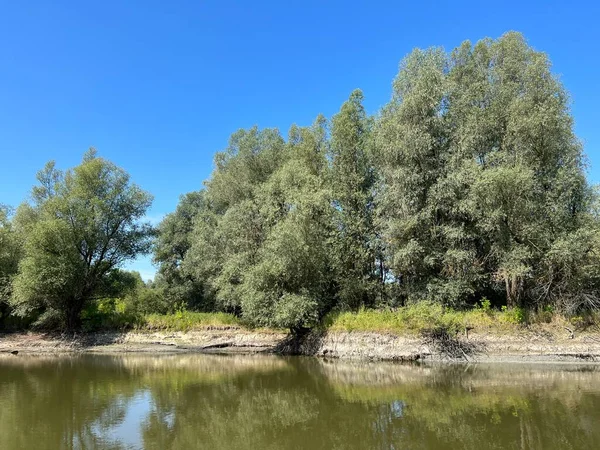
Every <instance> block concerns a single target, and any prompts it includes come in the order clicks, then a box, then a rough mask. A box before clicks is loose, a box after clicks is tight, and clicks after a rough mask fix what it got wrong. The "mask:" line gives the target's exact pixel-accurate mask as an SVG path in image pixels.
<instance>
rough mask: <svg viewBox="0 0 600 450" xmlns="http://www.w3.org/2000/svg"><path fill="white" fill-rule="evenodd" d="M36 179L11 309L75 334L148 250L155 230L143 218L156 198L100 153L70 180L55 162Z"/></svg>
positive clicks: (21, 215)
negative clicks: (87, 312)
mask: <svg viewBox="0 0 600 450" xmlns="http://www.w3.org/2000/svg"><path fill="white" fill-rule="evenodd" d="M37 178H38V181H39V185H38V186H36V187H34V188H33V192H32V198H33V204H32V205H29V204H23V205H21V207H19V210H18V211H17V218H16V220H17V221H18V222H20V223H21V224H22V226H23V227H24V229H25V238H26V239H25V245H24V252H25V254H24V258H23V260H22V261H21V264H20V267H19V274H18V275H17V277H16V278H15V281H14V292H13V296H12V299H11V303H12V305H13V307H14V308H15V311H16V313H17V314H20V315H27V314H29V313H32V312H34V311H44V312H46V313H47V314H55V315H57V316H58V317H60V319H61V321H62V323H63V324H64V325H65V326H66V327H67V329H69V330H76V329H77V328H79V326H80V325H81V317H80V314H81V311H82V309H83V308H84V306H85V305H86V304H87V303H88V302H91V301H94V300H95V299H98V298H101V297H102V296H103V293H104V292H106V291H107V290H109V289H110V287H111V284H112V279H111V275H112V274H113V272H114V271H115V270H116V269H118V268H119V267H120V266H121V265H122V264H123V263H124V262H125V261H127V260H131V259H133V258H135V257H136V256H137V255H139V254H143V253H147V252H148V251H149V249H150V244H151V240H150V239H151V236H152V229H151V227H150V225H149V224H146V223H140V219H142V218H143V217H144V215H145V213H146V211H147V209H148V207H149V206H150V204H151V201H152V197H151V195H150V194H148V193H147V192H145V191H143V190H141V189H140V188H139V187H138V186H137V185H135V184H132V183H131V182H130V179H129V175H128V174H127V173H126V172H125V171H124V170H123V169H121V168H119V167H117V166H115V165H114V164H113V163H111V162H109V161H107V160H105V159H103V158H99V157H97V156H96V151H95V150H94V149H90V150H89V151H88V152H87V153H86V154H85V155H84V158H83V161H82V163H81V164H80V165H79V166H77V167H75V168H73V169H70V170H68V171H67V172H65V173H62V172H60V171H58V170H57V169H56V168H55V166H54V163H53V162H51V163H48V164H47V165H46V167H45V168H44V169H43V170H42V171H40V172H39V173H38V177H37Z"/></svg>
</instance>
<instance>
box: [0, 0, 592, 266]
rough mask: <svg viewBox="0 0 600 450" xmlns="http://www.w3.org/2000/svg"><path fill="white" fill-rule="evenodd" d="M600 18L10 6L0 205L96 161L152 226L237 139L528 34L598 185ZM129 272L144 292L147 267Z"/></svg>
mask: <svg viewBox="0 0 600 450" xmlns="http://www.w3.org/2000/svg"><path fill="white" fill-rule="evenodd" d="M599 21H600V6H598V3H597V2H593V1H589V2H566V1H561V2H550V1H538V2H522V1H519V2H505V1H497V2H481V1H477V2H460V1H451V2H402V1H389V2H377V1H369V2H366V1H365V2H348V1H346V2H341V1H323V0H321V1H299V2H287V1H252V2H250V1H245V2H242V1H239V2H232V1H201V0H196V1H190V2H185V1H174V2H168V1H164V0H163V1H149V0H146V1H134V0H128V1H110V0H109V1H102V2H85V1H84V2H81V1H77V2H76V1H73V2H64V1H60V0H55V1H46V2H40V1H35V0H27V1H8V0H0V157H1V158H0V161H1V162H0V164H1V165H0V203H5V204H10V205H13V206H16V205H17V204H19V203H20V202H21V201H22V200H24V199H25V198H26V197H27V195H28V193H29V190H30V189H31V186H32V185H33V184H34V182H35V173H36V171H37V170H39V169H40V168H41V167H42V166H43V165H44V163H45V162H46V161H48V160H50V159H54V160H56V162H57V164H58V166H59V167H61V168H67V167H71V166H73V165H75V164H77V163H78V162H79V161H80V159H81V156H82V154H83V152H84V151H85V150H86V149H87V148H88V147H90V146H94V147H96V148H97V149H98V151H99V153H100V155H101V156H104V157H106V158H108V159H110V160H112V161H114V162H115V163H117V164H118V165H120V166H122V167H123V168H125V169H126V170H127V171H129V172H130V173H131V175H132V177H133V180H134V181H135V182H136V183H138V184H139V185H141V186H142V187H143V188H145V189H147V190H149V191H150V192H152V193H153V194H154V196H155V201H154V205H153V207H152V210H151V211H150V213H149V217H150V218H151V219H152V220H155V221H156V220H159V219H160V217H162V215H164V214H165V213H168V212H170V211H172V210H173V209H174V208H175V206H176V204H177V200H178V196H179V195H180V194H182V193H184V192H188V191H191V190H196V189H199V188H200V187H201V185H202V181H203V180H204V179H206V178H207V177H208V176H209V174H210V172H211V170H212V157H213V154H214V152H215V151H217V150H220V149H222V148H224V146H225V145H226V144H227V139H228V136H229V135H230V134H231V133H232V132H233V131H235V130H236V129H238V128H242V127H249V126H252V125H254V124H256V125H258V126H260V127H278V128H279V129H280V130H281V131H282V132H283V133H284V135H285V134H287V129H288V127H289V125H290V124H292V123H298V124H300V125H306V124H309V123H311V122H312V121H313V119H314V118H315V117H316V115H317V114H318V113H324V114H325V115H327V116H331V115H332V114H333V113H335V112H336V110H337V109H338V108H339V106H340V105H341V103H342V102H343V101H344V100H345V99H346V98H347V96H348V95H349V94H350V92H351V91H352V90H353V89H355V88H361V89H362V90H363V92H364V94H365V104H366V106H367V109H368V111H369V112H376V111H377V110H378V109H379V108H380V107H381V106H382V105H383V104H384V103H385V102H386V101H387V100H388V99H389V97H390V93H391V81H392V79H393V77H394V76H395V75H396V72H397V68H398V62H399V61H400V59H401V58H402V57H403V56H404V55H406V54H407V53H408V52H410V51H411V50H412V49H413V48H414V47H429V46H443V47H444V48H446V49H447V50H450V49H452V48H454V47H455V46H457V45H458V44H460V43H461V42H462V41H463V40H465V39H470V40H472V41H476V40H478V39H480V38H483V37H486V36H489V37H494V38H495V37H499V36H500V35H501V34H502V33H504V32H506V31H508V30H517V31H521V32H523V33H524V34H525V36H526V38H527V39H528V40H529V42H530V44H531V45H533V46H534V47H535V48H536V49H538V50H543V51H545V52H547V53H548V54H549V55H550V58H551V60H552V62H553V67H554V69H553V70H554V72H555V73H556V74H559V75H560V78H561V79H562V81H563V83H564V84H565V86H566V88H567V89H568V90H569V91H570V93H571V95H572V101H573V105H572V111H573V114H574V116H575V121H576V132H577V134H578V136H579V137H580V138H581V139H582V140H583V142H584V145H585V150H586V152H587V154H588V156H589V161H590V170H589V173H588V175H589V178H590V180H591V181H592V182H598V181H600V127H599V126H598V120H597V117H598V113H597V111H598V105H599V104H600V47H599V45H600V25H599ZM130 267H132V268H135V269H137V270H140V271H141V272H142V274H143V276H144V277H148V276H151V274H152V272H153V269H152V267H151V265H150V263H149V259H148V258H142V259H140V260H139V261H136V262H134V263H133V264H132V265H131V266H130Z"/></svg>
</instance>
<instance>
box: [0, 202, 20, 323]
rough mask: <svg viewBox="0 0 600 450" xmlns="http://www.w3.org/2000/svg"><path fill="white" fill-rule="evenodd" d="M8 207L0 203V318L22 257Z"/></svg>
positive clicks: (18, 236)
mask: <svg viewBox="0 0 600 450" xmlns="http://www.w3.org/2000/svg"><path fill="white" fill-rule="evenodd" d="M10 211H11V210H10V208H8V207H6V206H3V205H0V318H4V316H6V315H7V313H8V311H9V307H8V303H9V299H10V296H11V291H12V280H13V278H14V276H15V275H16V274H17V271H18V267H19V261H20V260H21V257H22V242H21V237H20V235H19V234H18V233H17V232H16V230H15V227H14V224H13V223H12V222H11V220H10V218H9V214H10Z"/></svg>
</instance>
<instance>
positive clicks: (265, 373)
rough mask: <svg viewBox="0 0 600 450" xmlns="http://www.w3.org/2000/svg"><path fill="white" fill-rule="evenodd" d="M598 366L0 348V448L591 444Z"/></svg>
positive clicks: (597, 432) (599, 392)
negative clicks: (34, 352)
mask: <svg viewBox="0 0 600 450" xmlns="http://www.w3.org/2000/svg"><path fill="white" fill-rule="evenodd" d="M598 423H600V367H597V366H576V365H562V366H561V365H530V366H528V365H519V366H510V365H461V364H454V365H450V364H447V365H400V364H391V363H358V362H354V363H353V362H344V361H331V360H322V359H313V358H303V357H277V356H265V355H254V356H251V355H235V356H224V355H206V354H205V355H201V354H185V355H155V356H148V355H120V356H93V355H81V356H61V357H56V356H54V357H23V358H21V357H18V358H15V357H13V358H8V357H5V358H0V448H2V449H5V450H12V449H22V448H36V449H61V448H64V449H71V448H110V449H121V448H148V449H167V448H169V449H189V448H207V449H217V450H219V449H246V448H247V449H292V448H293V449H298V448H307V449H398V448H415V449H421V448H422V449H444V448H465V449H484V448H502V449H504V448H515V449H537V448H543V449H559V448H560V449H564V448H572V449H579V448H581V449H591V448H600V429H599V427H598V426H597V424H598Z"/></svg>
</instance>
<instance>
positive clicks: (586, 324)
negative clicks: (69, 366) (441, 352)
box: [84, 302, 600, 335]
mask: <svg viewBox="0 0 600 450" xmlns="http://www.w3.org/2000/svg"><path fill="white" fill-rule="evenodd" d="M599 324H600V316H599V315H598V314H595V315H594V314H588V315H584V316H573V317H564V316H562V315H559V314H555V313H553V312H552V311H548V310H546V311H538V312H532V311H527V310H524V309H518V308H517V309H503V310H497V309H493V308H491V307H490V305H489V304H487V303H485V302H484V303H483V305H482V306H479V307H476V308H473V309H470V310H453V309H448V308H444V307H442V306H440V305H437V304H431V303H418V304H414V305H410V306H405V307H401V308H397V309H394V310H371V309H363V310H360V311H357V312H335V313H330V314H328V315H327V316H326V317H325V318H324V319H323V321H322V323H321V324H320V325H319V328H320V329H322V330H327V331H347V332H352V331H357V332H358V331H363V332H378V333H392V334H398V335H418V334H421V333H423V332H424V331H427V330H432V329H436V328H443V329H445V330H447V331H448V332H450V333H453V334H455V333H459V332H464V330H465V328H472V329H474V330H475V331H477V332H490V333H499V334H507V333H511V332H517V331H519V330H523V329H524V328H526V327H528V326H544V327H547V328H551V327H556V328H561V329H563V328H568V329H572V330H573V331H584V330H588V329H589V330H590V331H593V330H596V331H600V326H599ZM84 325H85V327H84V328H85V329H86V331H96V330H102V329H135V330H140V331H144V330H145V331H158V330H162V331H193V330H205V329H207V328H241V329H250V327H248V326H247V325H246V324H244V322H243V321H242V320H241V319H239V318H237V317H235V316H234V315H232V314H227V313H221V312H217V313H202V312H192V311H179V312H176V313H173V314H147V315H142V316H135V315H128V314H126V313H124V312H116V311H112V312H110V313H105V314H102V313H97V314H96V315H93V316H90V317H88V318H87V320H85V321H84ZM274 331H275V330H274ZM276 331H282V330H276Z"/></svg>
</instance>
